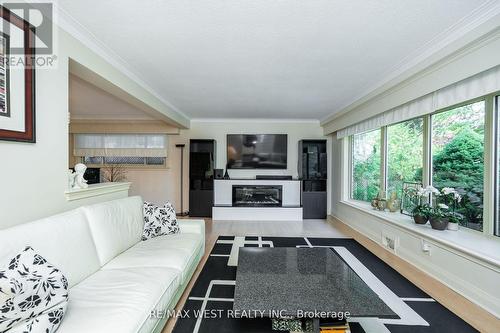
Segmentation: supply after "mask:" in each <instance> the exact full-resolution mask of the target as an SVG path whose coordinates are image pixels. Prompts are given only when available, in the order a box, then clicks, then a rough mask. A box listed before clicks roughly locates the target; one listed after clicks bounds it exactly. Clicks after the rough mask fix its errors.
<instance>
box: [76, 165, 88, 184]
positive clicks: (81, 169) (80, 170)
mask: <svg viewBox="0 0 500 333" xmlns="http://www.w3.org/2000/svg"><path fill="white" fill-rule="evenodd" d="M85 170H87V166H86V165H85V164H82V163H78V164H77V165H75V173H76V175H75V180H74V184H73V189H74V190H78V189H82V188H87V187H88V186H89V185H88V184H87V181H86V180H85V179H84V178H83V175H84V174H85Z"/></svg>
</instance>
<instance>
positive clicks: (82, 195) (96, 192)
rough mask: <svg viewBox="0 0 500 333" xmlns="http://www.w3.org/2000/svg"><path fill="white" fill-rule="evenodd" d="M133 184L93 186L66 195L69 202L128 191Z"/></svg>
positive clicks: (69, 191) (67, 192)
mask: <svg viewBox="0 0 500 333" xmlns="http://www.w3.org/2000/svg"><path fill="white" fill-rule="evenodd" d="M131 184H132V183H130V182H123V183H100V184H92V185H89V187H87V188H84V189H78V190H68V191H66V192H64V195H65V196H66V200H67V201H74V200H80V199H86V198H90V197H97V196H100V195H105V194H110V193H115V192H121V191H128V190H129V189H130V185H131Z"/></svg>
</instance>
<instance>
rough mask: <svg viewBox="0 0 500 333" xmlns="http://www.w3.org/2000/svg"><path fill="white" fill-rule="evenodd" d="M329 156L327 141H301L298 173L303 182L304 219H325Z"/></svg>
mask: <svg viewBox="0 0 500 333" xmlns="http://www.w3.org/2000/svg"><path fill="white" fill-rule="evenodd" d="M327 160H328V155H327V151H326V140H301V141H299V159H298V173H299V177H300V179H301V180H302V207H303V218H304V219H325V218H326V211H327V192H326V184H327V174H328V163H327Z"/></svg>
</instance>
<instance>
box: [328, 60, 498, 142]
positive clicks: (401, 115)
mask: <svg viewBox="0 0 500 333" xmlns="http://www.w3.org/2000/svg"><path fill="white" fill-rule="evenodd" d="M499 90H500V66H496V67H494V68H491V69H489V70H487V71H484V72H482V73H479V74H477V75H474V76H472V77H470V78H467V79H465V80H462V81H460V82H457V83H455V84H452V85H450V86H447V87H445V88H442V89H439V90H437V91H435V92H433V93H430V94H428V95H425V96H422V97H420V98H417V99H415V100H413V101H411V102H408V103H405V104H403V105H401V106H399V107H396V108H394V109H391V110H388V111H386V112H382V113H380V114H379V115H377V116H375V117H372V118H369V119H366V120H364V121H362V122H359V123H356V124H353V125H351V126H348V127H346V128H343V129H341V130H339V131H337V138H339V139H340V138H343V137H346V136H349V135H353V134H358V133H363V132H367V131H369V130H373V129H377V128H380V127H382V126H386V125H390V124H395V123H398V122H402V121H405V120H409V119H412V118H417V117H421V116H424V115H426V114H429V113H433V112H435V111H437V110H440V109H444V108H447V107H449V106H452V105H455V104H459V103H462V102H465V101H468V100H471V99H474V98H478V97H481V96H485V95H488V94H491V93H494V92H497V91H499Z"/></svg>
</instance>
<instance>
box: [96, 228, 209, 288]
mask: <svg viewBox="0 0 500 333" xmlns="http://www.w3.org/2000/svg"><path fill="white" fill-rule="evenodd" d="M203 236H204V235H200V234H183V233H180V234H175V235H167V236H161V237H156V238H153V239H150V240H148V241H146V242H140V243H138V244H136V245H135V246H133V247H132V248H130V249H129V250H127V251H125V252H124V253H122V254H120V255H119V256H117V257H116V258H114V259H113V260H111V261H110V262H109V263H108V264H106V265H105V266H104V267H103V268H102V269H103V270H107V269H121V268H127V267H169V268H173V269H176V270H177V271H179V272H180V274H181V283H183V282H184V281H185V279H186V278H187V277H188V274H189V272H187V268H188V267H190V266H191V264H192V263H193V261H194V260H196V256H197V255H198V254H199V252H200V251H201V250H202V248H203Z"/></svg>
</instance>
